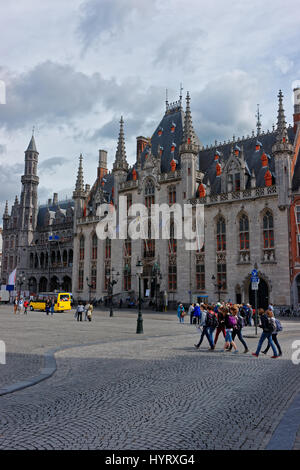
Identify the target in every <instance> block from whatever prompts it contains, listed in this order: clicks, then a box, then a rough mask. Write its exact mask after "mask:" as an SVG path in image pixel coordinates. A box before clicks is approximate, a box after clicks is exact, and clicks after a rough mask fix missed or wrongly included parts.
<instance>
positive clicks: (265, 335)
mask: <svg viewBox="0 0 300 470" xmlns="http://www.w3.org/2000/svg"><path fill="white" fill-rule="evenodd" d="M258 312H259V315H260V321H261V324H260V325H259V327H260V328H262V330H263V331H262V334H261V337H260V339H259V342H258V345H257V349H256V352H255V353H252V356H255V357H258V355H259V353H260V350H261V347H262V344H263V342H264V340H265V339H268V342H269V344H270V346H271V348H272V350H273V356H271V357H272V359H276V358H277V357H279V356H278V354H277V350H276V347H275V344H274V342H273V339H272V334H273V333H274V332H275V330H276V324H275V318H273V319H272V317H271V316H269V315H270V314H269V313H268V312H271V310H267V311H266V312H264V311H263V309H259V311H258ZM271 313H273V312H271Z"/></svg>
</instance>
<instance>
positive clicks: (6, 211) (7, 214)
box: [3, 201, 9, 219]
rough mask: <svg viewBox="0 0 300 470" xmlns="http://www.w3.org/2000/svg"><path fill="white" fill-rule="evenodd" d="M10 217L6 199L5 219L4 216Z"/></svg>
mask: <svg viewBox="0 0 300 470" xmlns="http://www.w3.org/2000/svg"><path fill="white" fill-rule="evenodd" d="M8 217H9V213H8V201H6V204H5V210H4V215H3V219H4V218H5V219H7V218H8Z"/></svg>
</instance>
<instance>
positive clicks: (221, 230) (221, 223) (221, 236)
mask: <svg viewBox="0 0 300 470" xmlns="http://www.w3.org/2000/svg"><path fill="white" fill-rule="evenodd" d="M217 251H226V223H225V219H224V218H223V217H220V218H219V219H218V221H217Z"/></svg>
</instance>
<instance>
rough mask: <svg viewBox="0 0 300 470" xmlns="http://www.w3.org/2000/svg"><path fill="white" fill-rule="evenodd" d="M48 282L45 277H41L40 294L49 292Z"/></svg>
mask: <svg viewBox="0 0 300 470" xmlns="http://www.w3.org/2000/svg"><path fill="white" fill-rule="evenodd" d="M47 285H48V281H47V279H46V278H45V277H41V279H40V282H39V292H47Z"/></svg>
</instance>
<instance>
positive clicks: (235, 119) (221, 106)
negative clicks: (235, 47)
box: [191, 71, 259, 143]
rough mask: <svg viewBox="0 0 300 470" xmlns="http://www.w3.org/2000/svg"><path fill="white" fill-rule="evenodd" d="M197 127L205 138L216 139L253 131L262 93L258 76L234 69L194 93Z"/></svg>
mask: <svg viewBox="0 0 300 470" xmlns="http://www.w3.org/2000/svg"><path fill="white" fill-rule="evenodd" d="M191 98H192V101H191V106H192V112H193V121H194V123H195V128H196V129H197V133H198V135H199V138H200V140H201V141H202V142H207V143H210V142H214V140H215V139H217V140H218V141H219V140H224V139H228V138H232V136H233V134H235V136H236V137H238V136H240V137H241V136H242V135H246V134H248V133H249V134H250V133H251V131H252V129H253V128H254V125H255V112H256V103H257V102H258V101H257V99H259V96H258V94H257V86H256V83H255V80H254V79H253V78H251V77H250V76H249V75H248V74H246V73H245V72H243V71H233V72H231V73H228V74H225V75H223V76H220V77H219V78H217V79H215V80H212V81H211V82H209V83H208V84H207V86H206V87H205V88H204V89H203V90H202V91H201V92H198V93H195V94H192V96H191Z"/></svg>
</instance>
